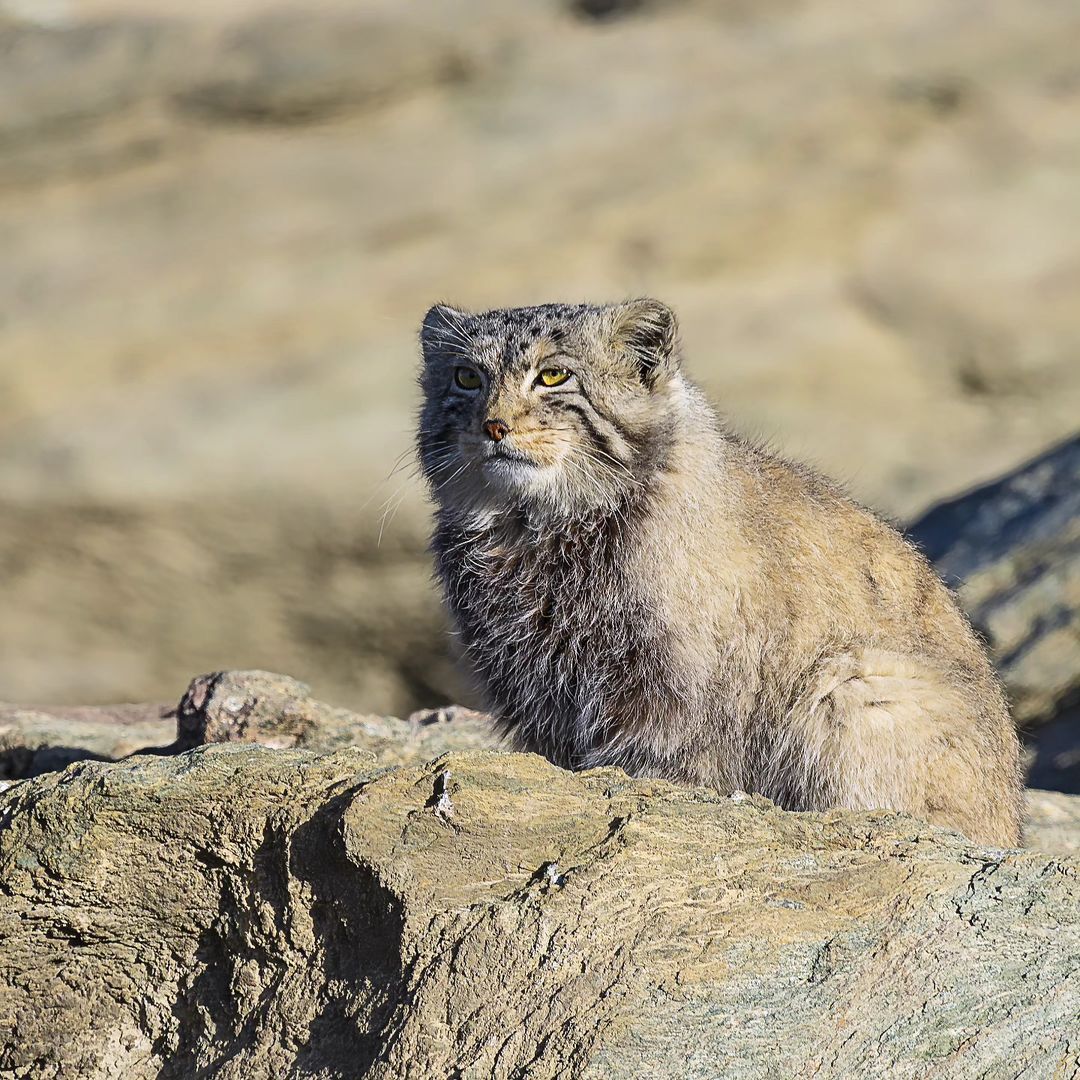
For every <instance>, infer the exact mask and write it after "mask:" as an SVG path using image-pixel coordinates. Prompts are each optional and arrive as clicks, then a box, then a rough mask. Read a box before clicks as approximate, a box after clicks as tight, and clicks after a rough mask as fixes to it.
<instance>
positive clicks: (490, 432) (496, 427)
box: [484, 420, 510, 442]
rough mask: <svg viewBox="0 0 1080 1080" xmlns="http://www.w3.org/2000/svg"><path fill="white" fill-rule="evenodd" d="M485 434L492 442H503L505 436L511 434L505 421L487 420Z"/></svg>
mask: <svg viewBox="0 0 1080 1080" xmlns="http://www.w3.org/2000/svg"><path fill="white" fill-rule="evenodd" d="M484 433H485V434H486V435H487V437H488V438H489V439H490V440H491V441H492V442H502V440H503V436H504V435H508V434H509V433H510V428H509V427H508V425H507V423H506V421H505V420H485V421H484Z"/></svg>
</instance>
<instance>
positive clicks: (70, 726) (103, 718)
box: [0, 704, 175, 781]
mask: <svg viewBox="0 0 1080 1080" xmlns="http://www.w3.org/2000/svg"><path fill="white" fill-rule="evenodd" d="M167 714H168V710H167V709H166V708H165V707H164V706H159V705H104V706H98V707H95V706H84V707H79V706H69V707H67V708H64V707H56V706H53V707H48V708H30V707H23V706H18V705H3V704H0V781H6V780H21V779H23V778H24V777H28V776H37V775H38V774H39V773H43V772H52V771H54V770H57V769H62V768H64V767H65V766H66V765H70V764H71V763H72V762H73V761H82V760H84V759H97V760H104V761H114V760H116V759H117V758H122V757H126V756H127V755H128V754H133V753H135V752H136V751H137V750H146V749H148V748H150V747H155V746H162V747H164V746H166V745H167V744H169V743H171V742H172V740H173V732H174V729H175V723H174V722H173V721H172V720H171V719H168V718H167Z"/></svg>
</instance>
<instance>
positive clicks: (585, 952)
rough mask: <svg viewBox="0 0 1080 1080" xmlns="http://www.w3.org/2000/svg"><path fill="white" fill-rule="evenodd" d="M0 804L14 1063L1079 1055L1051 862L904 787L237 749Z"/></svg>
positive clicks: (977, 1066) (65, 780)
mask: <svg viewBox="0 0 1080 1080" xmlns="http://www.w3.org/2000/svg"><path fill="white" fill-rule="evenodd" d="M0 820H2V825H0V891H2V893H3V898H4V902H3V904H0V939H2V940H3V942H4V947H3V950H2V951H0V1025H3V1027H4V1029H5V1030H4V1036H3V1038H2V1040H0V1042H2V1045H3V1050H2V1051H0V1069H2V1070H4V1075H9V1076H12V1077H20V1078H22V1077H26V1078H29V1077H33V1078H35V1080H50V1078H54V1077H56V1078H59V1077H67V1076H79V1077H80V1078H86V1080H96V1078H98V1077H101V1078H104V1077H115V1076H123V1077H125V1078H130V1080H139V1078H143V1077H145V1078H150V1077H154V1078H160V1077H190V1076H196V1075H207V1076H209V1075H213V1076H216V1077H221V1078H224V1080H228V1078H237V1080H240V1078H244V1080H252V1078H262V1077H266V1078H269V1077H278V1076H283V1075H293V1076H309V1077H318V1078H325V1080H330V1078H332V1077H346V1076H347V1077H360V1076H369V1077H409V1078H415V1080H421V1078H427V1077H432V1076H460V1077H477V1078H479V1077H500V1078H501V1077H535V1078H540V1077H583V1078H589V1077H592V1078H600V1077H605V1078H619V1077H626V1078H630V1077H633V1078H635V1080H640V1078H642V1077H656V1078H660V1077H670V1076H679V1077H686V1078H698V1077H700V1078H705V1077H710V1078H718V1077H732V1078H735V1077H738V1078H740V1080H744V1078H759V1077H760V1078H766V1077H770V1078H772V1077H785V1078H787V1077H810V1076H815V1077H819V1078H825V1077H836V1078H840V1077H852V1076H860V1077H889V1078H890V1080H897V1078H899V1080H904V1078H908V1077H910V1078H913V1080H914V1078H916V1077H920V1078H921V1077H930V1076H941V1077H944V1076H948V1077H972V1078H974V1077H987V1078H990V1077H1005V1076H1025V1077H1046V1078H1048V1080H1049V1078H1050V1077H1072V1076H1076V1075H1077V1074H1078V1071H1080V1059H1078V1051H1080V1047H1078V1046H1077V1042H1076V1036H1077V1030H1078V1028H1077V1019H1078V1007H1080V982H1078V980H1080V902H1078V901H1080V864H1078V863H1077V862H1076V861H1075V860H1068V859H1063V858H1051V857H1048V856H1046V855H1043V854H1039V853H1036V852H1005V851H997V850H989V849H981V848H977V847H973V846H971V845H970V844H968V843H966V842H964V841H963V840H962V839H960V838H959V837H957V836H955V835H953V834H949V833H945V832H940V831H937V830H934V829H931V828H928V827H927V826H925V825H922V824H920V823H919V822H916V821H913V820H911V819H907V818H904V817H900V816H895V815H888V814H850V813H839V812H838V813H830V814H821V815H817V814H786V813H783V812H780V811H778V810H776V809H775V808H773V807H772V806H771V805H769V804H768V803H766V802H764V801H762V800H759V799H757V798H744V799H741V800H738V799H736V800H732V799H727V798H720V797H718V796H715V795H711V794H709V793H707V792H704V791H689V790H681V789H678V788H674V787H672V786H670V785H667V784H662V783H655V782H631V781H629V780H627V778H626V777H625V776H624V775H623V774H621V773H619V772H618V771H615V770H600V771H597V772H593V773H586V774H578V775H574V774H570V773H566V772H563V771H561V770H558V769H556V768H554V767H552V766H551V765H549V764H548V763H546V762H544V761H543V760H541V759H539V758H536V757H532V756H526V755H507V754H492V753H482V752H481V753H476V752H474V753H467V754H450V755H447V756H444V757H442V758H440V759H439V760H437V761H436V762H433V763H431V764H428V765H423V766H415V767H402V768H397V769H392V770H389V771H387V770H385V769H381V768H379V767H377V766H376V764H375V762H374V760H373V755H371V754H370V753H367V752H364V751H359V750H344V751H338V752H336V753H334V754H330V755H327V756H316V755H313V754H311V753H309V752H304V751H297V750H278V751H274V750H270V749H267V748H264V747H256V746H235V745H234V746H214V747H206V748H201V749H197V750H194V751H191V752H189V753H186V754H183V755H180V756H176V757H136V758H132V759H130V760H128V761H126V762H122V763H117V764H108V763H100V762H83V763H78V764H76V765H73V766H71V767H70V768H68V769H67V770H66V771H64V772H62V773H56V774H50V775H48V776H43V777H39V778H37V779H34V780H30V781H26V782H24V783H20V784H17V785H15V787H14V788H12V789H11V790H9V791H8V792H7V793H6V794H4V795H2V796H0Z"/></svg>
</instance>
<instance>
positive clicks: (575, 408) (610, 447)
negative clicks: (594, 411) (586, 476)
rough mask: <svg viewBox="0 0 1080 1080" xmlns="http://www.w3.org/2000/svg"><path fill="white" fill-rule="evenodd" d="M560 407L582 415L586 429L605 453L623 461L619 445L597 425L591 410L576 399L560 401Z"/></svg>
mask: <svg viewBox="0 0 1080 1080" xmlns="http://www.w3.org/2000/svg"><path fill="white" fill-rule="evenodd" d="M559 408H562V409H565V410H566V411H567V412H572V413H574V414H576V415H577V416H580V417H581V420H582V422H583V423H584V425H585V430H586V431H587V432H588V434H589V436H590V438H591V439H592V440H593V442H594V443H595V444H596V445H597V447H599V449H600V450H602V451H603V452H604V453H605V454H610V455H611V456H612V457H613V458H615V459H616V460H617V461H621V460H622V457H621V455H620V454H619V453H618V452H617V450H618V447H616V446H615V444H614V442H613V441H612V440H611V438H610V437H609V436H608V435H605V434H604V432H602V431H601V430H600V429H599V428H598V427H597V426H596V422H595V421H594V420H593V418H592V416H591V415H590V410H589V409H587V408H586V407H585V406H584V405H578V404H577V402H574V401H560V402H559Z"/></svg>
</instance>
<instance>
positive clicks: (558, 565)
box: [417, 299, 1020, 844]
mask: <svg viewBox="0 0 1080 1080" xmlns="http://www.w3.org/2000/svg"><path fill="white" fill-rule="evenodd" d="M421 340H422V347H423V354H424V363H423V367H422V372H421V385H422V389H423V393H424V405H423V410H422V413H421V422H420V428H419V433H418V437H417V442H418V450H419V456H420V461H421V464H422V467H423V470H424V473H425V476H426V478H427V480H428V483H429V486H430V489H431V491H432V493H433V496H434V498H435V501H436V506H437V512H436V514H437V516H436V528H435V533H434V537H433V544H432V546H433V551H434V554H435V566H436V573H437V576H438V578H439V581H440V582H441V584H442V587H443V590H444V593H445V596H446V599H447V603H448V605H449V608H450V612H451V614H452V616H453V619H454V622H455V624H456V627H457V631H458V633H459V635H460V638H461V642H462V644H463V646H464V650H465V654H466V656H467V658H468V660H469V662H470V663H471V665H472V667H473V669H474V670H475V672H476V673H477V675H478V677H479V679H480V682H481V684H482V686H483V689H484V692H485V693H486V695H487V698H488V705H489V708H490V709H491V711H492V713H493V714H494V716H495V717H496V719H497V721H498V723H499V724H500V725H501V726H502V728H503V729H504V730H505V731H506V732H508V733H509V734H510V735H511V736H512V737H513V739H514V741H515V742H516V744H517V745H518V746H520V747H522V748H525V749H529V750H534V751H536V752H539V753H541V754H544V755H545V756H546V757H548V758H549V759H551V760H552V761H554V762H556V763H557V764H560V765H562V766H565V767H567V768H572V769H581V768H588V767H591V766H596V765H604V764H615V765H620V766H622V767H623V768H624V769H626V771H627V772H629V773H631V774H633V775H647V776H658V777H665V778H668V779H671V780H675V781H677V782H681V783H687V784H706V785H709V786H712V787H715V788H717V789H718V790H721V791H733V790H736V789H742V790H748V791H760V792H762V793H763V794H765V795H767V796H769V797H770V798H772V799H774V800H775V801H776V802H778V803H779V804H780V805H781V806H784V807H787V808H789V809H795V810H807V809H824V808H826V807H829V806H849V807H853V808H860V807H885V808H892V809H897V810H906V811H909V812H911V813H914V814H917V815H920V816H923V817H925V818H927V819H929V820H932V821H936V822H939V823H941V824H945V825H949V826H952V827H954V828H957V829H959V830H961V831H963V832H965V833H966V834H967V835H969V836H970V837H972V838H973V839H977V840H983V841H987V842H993V843H999V844H1014V843H1016V842H1017V839H1018V829H1019V826H1018V821H1019V798H1020V771H1019V764H1018V761H1019V757H1018V743H1017V739H1016V735H1015V731H1014V729H1013V725H1012V722H1011V720H1010V718H1009V715H1008V710H1007V707H1006V705H1005V702H1004V698H1003V696H1002V692H1001V689H1000V686H999V684H998V682H997V679H996V677H995V676H994V674H993V671H992V670H991V668H990V665H989V662H988V661H987V658H986V656H985V653H984V651H983V649H982V647H981V645H980V644H979V642H978V641H977V639H976V637H975V635H974V634H973V632H972V631H971V628H970V626H969V625H968V624H967V622H966V620H965V619H964V617H963V616H962V615H961V613H960V612H959V609H958V608H957V606H956V604H955V602H954V601H953V599H952V598H951V596H950V595H949V594H948V592H947V590H946V589H945V587H944V586H943V585H942V583H941V582H940V580H939V579H938V578H937V577H936V575H935V574H934V573H933V571H932V570H931V569H930V568H929V566H928V564H927V563H926V561H925V560H924V559H923V558H922V556H921V555H920V554H919V553H918V552H917V551H915V550H914V549H913V548H912V547H911V546H910V545H908V544H907V543H906V542H905V541H904V540H903V539H902V538H901V537H900V536H899V535H898V534H897V533H896V532H895V531H894V530H892V529H891V528H889V527H888V526H887V525H886V524H884V523H883V522H881V521H880V520H878V519H877V518H875V517H874V516H873V515H871V514H869V513H868V512H867V511H865V510H863V509H861V508H860V507H857V506H856V505H855V504H854V503H852V502H851V501H850V500H848V499H847V498H846V497H844V496H843V495H842V494H841V493H840V492H839V491H837V490H836V489H835V488H834V487H833V485H831V484H830V483H829V482H828V481H826V480H824V479H823V478H821V477H819V476H817V475H816V474H814V473H813V472H811V471H810V470H808V469H805V468H802V467H800V466H796V465H792V464H789V463H787V462H785V461H782V460H780V459H778V458H776V457H775V456H772V455H770V454H768V453H767V452H765V451H763V450H761V449H760V448H757V447H755V446H753V445H751V444H749V443H747V442H746V441H744V440H741V439H739V438H737V437H735V436H733V435H731V434H730V433H728V432H726V431H725V430H723V428H722V427H721V425H720V424H719V422H718V420H717V418H716V415H715V414H714V412H713V411H712V409H711V408H710V407H709V406H708V404H707V403H706V401H705V400H704V398H703V396H702V395H701V393H700V392H699V391H698V390H697V389H696V388H695V387H694V386H693V385H692V384H691V383H690V382H689V380H688V379H687V378H686V377H685V375H684V374H683V373H682V371H681V367H680V363H679V357H678V347H677V332H676V322H675V317H674V315H673V314H672V312H671V311H670V310H669V309H668V308H666V307H665V306H664V305H663V304H661V303H659V302H658V301H655V300H647V299H646V300H636V301H630V302H628V303H625V304H614V305H607V306H592V305H543V306H541V307H532V308H518V309H513V310H506V311H492V312H487V313H484V314H469V313H466V312H461V311H456V310H454V309H452V308H448V307H445V306H441V305H437V306H435V307H433V308H432V309H431V310H430V311H429V312H428V314H427V317H426V318H425V320H424V325H423V329H422V332H421ZM549 368H558V369H564V370H566V371H569V372H572V373H573V374H572V375H571V376H569V377H568V378H567V379H566V381H565V382H563V383H561V384H560V385H557V386H553V387H550V388H549V387H546V386H544V385H543V384H542V382H541V381H540V379H539V373H540V372H542V371H544V370H545V369H549ZM459 369H461V370H462V371H464V374H461V372H460V371H459ZM456 372H457V374H455V373H456ZM557 378H561V376H557ZM458 380H460V381H461V382H463V383H464V384H466V385H459V383H458ZM476 382H479V385H478V386H475V387H474V386H473V384H474V383H476ZM492 419H498V420H501V421H502V422H503V424H504V425H505V426H506V427H507V428H508V429H509V434H507V435H506V437H505V438H502V439H501V440H499V441H495V440H494V439H491V438H488V437H487V436H485V434H484V431H483V427H482V425H483V424H484V422H485V421H489V420H492Z"/></svg>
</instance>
